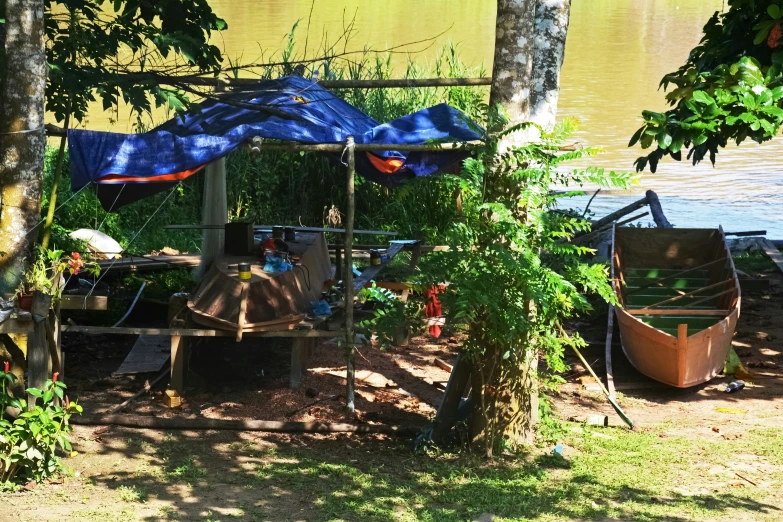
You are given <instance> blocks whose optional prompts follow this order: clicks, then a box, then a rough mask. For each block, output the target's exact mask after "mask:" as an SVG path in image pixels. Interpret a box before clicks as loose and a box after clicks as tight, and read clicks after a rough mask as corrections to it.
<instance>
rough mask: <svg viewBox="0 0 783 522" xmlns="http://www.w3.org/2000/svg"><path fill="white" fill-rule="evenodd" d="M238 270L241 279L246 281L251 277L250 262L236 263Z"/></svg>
mask: <svg viewBox="0 0 783 522" xmlns="http://www.w3.org/2000/svg"><path fill="white" fill-rule="evenodd" d="M237 270H238V272H239V279H240V280H242V281H248V280H250V278H251V277H252V275H253V273H252V272H251V271H250V263H239V264H238V265H237Z"/></svg>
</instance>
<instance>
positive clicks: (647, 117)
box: [642, 111, 666, 125]
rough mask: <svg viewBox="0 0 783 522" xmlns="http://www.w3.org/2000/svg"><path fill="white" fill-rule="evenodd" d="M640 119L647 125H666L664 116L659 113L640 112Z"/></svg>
mask: <svg viewBox="0 0 783 522" xmlns="http://www.w3.org/2000/svg"><path fill="white" fill-rule="evenodd" d="M642 118H644V121H645V122H647V123H653V124H656V125H664V124H666V115H665V114H663V113H660V112H653V111H642Z"/></svg>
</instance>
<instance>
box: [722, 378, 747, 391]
mask: <svg viewBox="0 0 783 522" xmlns="http://www.w3.org/2000/svg"><path fill="white" fill-rule="evenodd" d="M744 387H745V381H734V382H732V383H731V384H729V385H728V386H727V387H726V393H736V392H738V391H740V390H741V389H742V388H744Z"/></svg>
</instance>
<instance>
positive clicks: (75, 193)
mask: <svg viewBox="0 0 783 522" xmlns="http://www.w3.org/2000/svg"><path fill="white" fill-rule="evenodd" d="M89 186H90V184H89V183H88V184H87V185H85V186H83V187H82V188H80V189H79V190H77V191H76V192H74V193H73V194H71V197H70V198H68V199H66V200H65V201H63V202H62V203H61V204H60V206H59V207H57V208H55V209H54V211H55V212H57V211H58V210H60V209H61V208H63V206H65V204H66V203H68V202H69V201H71V200H72V199H73V198H75V197H76V196H78V195H79V193H80V192H81V191H82V190H84V189H86V188H87V187H89ZM44 221H46V218H43V219H42V220H41V221H39V222H38V223H36V224H35V225H33V228H31V229H30V230H28V231H27V232H25V233H24V235H25V237H26V236H27V235H28V234H29V233H30V232H32V231H33V230H35V229H36V228H38V225H40V224H41V223H43V222H44Z"/></svg>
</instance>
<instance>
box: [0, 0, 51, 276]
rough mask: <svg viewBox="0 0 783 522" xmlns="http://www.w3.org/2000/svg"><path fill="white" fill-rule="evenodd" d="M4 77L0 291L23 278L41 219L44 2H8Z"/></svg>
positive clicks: (0, 152)
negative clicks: (34, 228)
mask: <svg viewBox="0 0 783 522" xmlns="http://www.w3.org/2000/svg"><path fill="white" fill-rule="evenodd" d="M5 6H6V8H5V24H4V25H5V41H4V46H3V47H2V51H3V54H4V56H3V57H2V60H1V62H0V64H1V65H2V70H0V75H2V77H3V78H4V79H5V81H4V83H3V85H2V90H0V252H3V253H4V255H2V257H0V291H12V290H14V289H15V288H16V286H17V285H18V283H19V280H20V278H21V277H22V274H23V273H24V260H25V258H26V257H29V255H30V253H31V246H32V244H33V243H34V239H35V237H36V234H35V233H34V232H33V233H30V234H28V232H29V231H30V229H31V228H32V227H33V226H35V224H36V223H37V222H38V220H39V216H40V208H41V188H42V184H43V169H44V150H45V147H46V136H45V134H44V93H45V89H46V70H47V65H46V54H45V48H44V1H43V0H6V2H5Z"/></svg>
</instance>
